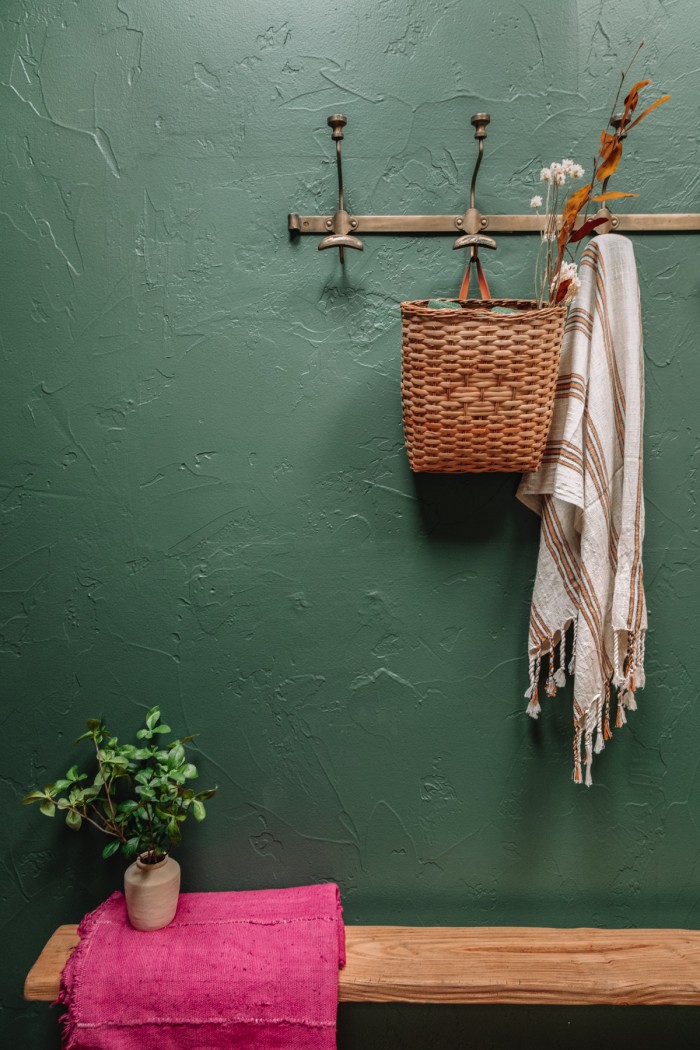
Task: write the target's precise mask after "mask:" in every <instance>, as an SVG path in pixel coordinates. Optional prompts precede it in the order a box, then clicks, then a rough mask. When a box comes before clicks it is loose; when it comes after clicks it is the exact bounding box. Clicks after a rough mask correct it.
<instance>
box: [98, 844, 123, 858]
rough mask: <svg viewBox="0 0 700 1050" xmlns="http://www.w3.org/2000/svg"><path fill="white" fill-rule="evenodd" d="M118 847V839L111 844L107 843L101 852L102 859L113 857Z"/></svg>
mask: <svg viewBox="0 0 700 1050" xmlns="http://www.w3.org/2000/svg"><path fill="white" fill-rule="evenodd" d="M120 845H121V843H120V842H119V839H114V840H113V841H112V842H108V843H107V845H106V846H105V847H104V849H103V850H102V859H103V860H107V858H108V857H112V856H114V854H115V853H116V852H117V850H118V849H119V847H120Z"/></svg>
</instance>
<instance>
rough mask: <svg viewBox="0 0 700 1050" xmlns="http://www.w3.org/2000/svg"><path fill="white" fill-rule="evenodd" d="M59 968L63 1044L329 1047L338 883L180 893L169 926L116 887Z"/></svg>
mask: <svg viewBox="0 0 700 1050" xmlns="http://www.w3.org/2000/svg"><path fill="white" fill-rule="evenodd" d="M78 932H79V934H80V938H81V939H80V944H79V945H78V947H77V948H76V949H75V951H74V952H73V955H72V956H71V958H70V959H69V960H68V963H67V964H66V967H65V969H64V971H63V975H62V977H61V995H60V1000H61V1002H64V1003H65V1004H66V1006H67V1007H68V1012H67V1013H66V1015H65V1016H64V1017H63V1018H62V1021H63V1025H64V1029H63V1046H64V1047H65V1048H66V1050H151V1048H153V1050H156V1048H157V1050H223V1048H227V1050H228V1048H240V1050H328V1048H332V1047H335V1045H336V1042H335V1021H336V1012H337V1005H338V967H339V966H343V965H344V964H345V931H344V927H343V921H342V909H341V906H340V896H339V893H338V887H337V886H336V885H335V884H334V883H326V884H324V885H321V886H300V887H297V888H294V889H283V890H256V891H251V892H241V893H184V894H182V895H181V896H180V902H179V905H178V910H177V914H176V916H175V919H174V920H173V922H172V923H171V924H170V926H167V927H166V928H165V929H164V930H157V931H155V932H153V933H139V932H138V931H137V930H133V929H132V928H131V926H130V925H129V920H128V919H127V916H126V906H125V904H124V897H123V896H122V894H121V893H114V894H113V895H112V896H111V897H110V898H109V900H107V901H105V902H104V904H101V905H100V906H99V908H97V909H96V910H95V911H93V912H90V913H89V914H88V915H86V916H85V918H84V919H83V921H82V923H81V924H80V927H79V930H78Z"/></svg>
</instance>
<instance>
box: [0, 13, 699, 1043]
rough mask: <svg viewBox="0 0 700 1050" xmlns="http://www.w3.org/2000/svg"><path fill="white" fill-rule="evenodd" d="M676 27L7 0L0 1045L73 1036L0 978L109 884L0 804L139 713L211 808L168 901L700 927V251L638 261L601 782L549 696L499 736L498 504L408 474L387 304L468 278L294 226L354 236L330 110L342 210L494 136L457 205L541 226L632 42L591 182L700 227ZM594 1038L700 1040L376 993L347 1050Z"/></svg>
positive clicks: (671, 20) (442, 199) (512, 681)
mask: <svg viewBox="0 0 700 1050" xmlns="http://www.w3.org/2000/svg"><path fill="white" fill-rule="evenodd" d="M699 35H700V9H699V8H698V6H697V5H696V4H695V3H694V2H693V0H678V2H672V0H668V2H661V0H658V2H657V0H642V2H640V0H618V2H616V3H604V2H602V0H580V2H579V3H574V2H563V0H551V2H540V3H537V2H535V0H527V2H520V3H518V2H515V0H492V2H489V3H476V2H472V0H470V2H463V3H459V2H454V0H453V2H448V0H395V2H389V0H380V2H376V0H349V2H346V3H335V2H332V0H301V2H298V3H296V4H290V3H283V2H281V0H280V2H271V0H263V2H261V3H247V2H245V0H233V2H225V0H198V2H197V3H185V2H184V0H158V2H151V3H137V2H136V0H94V2H87V0H82V2H74V0H54V2H52V3H44V2H41V0H3V2H2V4H1V5H0V281H1V288H2V299H1V307H0V310H1V313H0V354H1V356H2V375H3V379H2V398H3V407H2V414H1V418H0V428H1V439H0V445H1V446H2V468H1V469H2V473H1V477H0V482H1V487H0V528H1V530H2V531H1V533H0V597H1V599H2V614H1V618H0V648H1V650H2V691H3V704H2V715H1V717H2V725H3V732H4V736H3V756H2V760H1V762H0V798H1V800H2V812H3V835H2V846H1V847H0V922H1V924H2V942H3V944H4V946H5V947H4V949H3V951H2V953H0V954H1V956H2V959H1V961H0V968H1V969H2V977H1V979H0V1002H1V1004H2V1020H0V1032H1V1033H3V1034H2V1040H4V1041H3V1042H2V1045H3V1046H5V1045H7V1046H31V1047H35V1048H37V1050H44V1048H50V1047H55V1046H56V1045H57V1034H56V1022H55V1012H54V1013H52V1012H51V1011H49V1009H48V1007H46V1006H43V1005H42V1006H34V1007H28V1006H25V1005H24V1004H23V1003H22V1001H21V982H22V979H23V976H24V973H25V972H26V969H27V967H28V965H29V964H30V962H31V961H32V960H33V958H34V956H35V954H36V953H37V951H38V950H39V948H40V947H41V945H42V944H43V942H44V940H45V938H46V937H47V936H48V934H49V933H50V932H51V931H52V930H53V928H54V927H55V926H56V925H58V924H59V923H60V922H65V921H70V920H76V919H77V918H79V917H80V916H81V915H82V914H83V912H84V911H86V910H87V909H88V908H90V907H93V906H94V905H95V904H97V903H98V902H99V901H100V900H101V899H102V898H103V897H104V896H105V895H107V894H108V893H109V892H111V890H112V889H113V888H114V887H115V886H117V885H118V884H119V880H120V877H121V865H120V862H119V861H118V860H113V861H110V862H109V863H107V864H101V863H99V862H98V860H97V859H96V858H97V850H96V844H95V842H93V841H91V840H90V839H89V836H85V837H83V836H76V837H75V838H74V837H73V836H72V834H71V833H70V832H69V831H67V830H66V829H65V828H64V827H62V826H61V825H60V824H59V823H58V822H49V821H48V820H45V819H44V818H43V817H40V815H39V814H38V812H37V810H36V809H29V810H26V809H20V808H19V805H18V802H19V798H20V797H21V795H22V794H23V792H24V791H25V790H26V789H27V788H28V787H29V786H30V785H32V784H33V783H35V782H36V781H37V780H39V781H41V782H44V781H45V780H48V779H51V778H53V777H55V776H56V775H57V774H59V773H61V772H62V771H63V770H64V769H65V768H66V766H67V764H70V762H72V761H73V759H74V758H77V757H79V754H80V752H79V750H78V749H75V748H74V747H73V744H72V741H73V740H74V738H75V737H76V736H77V734H78V732H79V731H80V730H81V727H82V724H83V722H84V720H85V719H86V718H87V717H88V716H91V715H94V714H96V713H100V712H102V713H104V714H105V716H107V717H108V720H109V725H110V726H111V727H113V730H114V731H115V732H119V733H121V732H128V731H130V729H131V727H133V726H134V725H135V724H136V722H137V720H138V719H139V718H140V717H141V715H142V713H143V711H144V710H145V709H146V708H147V707H148V706H149V705H151V704H153V703H155V702H158V703H160V704H161V705H162V707H163V709H164V711H165V713H166V714H167V716H168V721H169V722H171V724H172V725H173V726H174V728H175V729H176V730H177V731H178V732H182V733H184V732H189V731H193V732H198V733H199V734H200V736H199V737H198V748H199V751H200V759H201V766H202V774H203V777H204V778H205V779H206V781H207V782H212V781H213V782H218V784H219V786H220V795H219V798H218V799H217V800H215V801H214V802H213V803H212V804H211V806H210V815H209V818H208V820H207V821H206V823H205V824H204V825H202V826H197V827H195V828H193V829H192V830H191V833H190V835H189V836H187V841H186V843H185V846H184V848H183V849H182V851H181V854H180V859H181V862H182V864H183V868H184V888H185V889H207V890H224V889H234V888H245V887H253V886H276V885H280V886H281V885H287V884H291V883H295V882H303V881H308V880H318V879H337V880H338V882H339V883H340V884H341V887H342V891H343V897H344V901H345V907H346V917H347V920H348V921H349V922H351V923H375V922H379V923H381V922H386V923H411V924H420V923H427V924H440V923H444V924H521V925H522V924H524V925H527V924H552V925H572V926H575V925H595V924H600V925H610V926H628V925H651V926H676V925H678V926H690V927H697V926H698V924H699V923H700V902H699V901H698V883H699V881H700V864H699V863H698V847H699V846H700V824H699V821H700V778H699V776H698V740H699V739H700V711H699V710H698V707H697V705H696V703H695V698H696V692H697V688H698V678H699V676H700V651H699V647H698V642H697V625H696V624H697V621H696V617H697V608H698V604H697V599H698V580H699V577H698V564H699V562H698V558H699V554H700V544H699V539H698V520H697V473H698V466H699V464H700V457H699V453H698V410H697V403H698V394H697V388H698V380H699V379H700V357H699V355H698V327H699V324H700V306H699V301H698V291H699V284H700V276H699V273H698V266H697V258H698V256H697V245H698V241H697V236H693V235H686V236H664V235H660V236H651V235H639V236H636V237H635V246H636V250H637V258H638V264H639V272H640V279H641V286H642V301H643V312H644V324H645V339H646V357H647V399H648V409H647V426H646V434H647V469H646V482H647V513H648V532H647V544H646V550H645V555H646V569H647V583H648V598H649V606H650V619H651V632H650V637H649V641H648V646H647V652H648V659H649V674H648V686H647V689H646V693H645V694H644V695H643V696H642V697H641V702H640V709H639V712H638V713H637V714H636V715H635V716H633V718H632V719H631V721H630V724H629V727H628V728H627V729H625V730H624V731H622V732H620V733H617V734H616V737H615V740H614V741H613V744H612V746H610V747H609V748H608V749H607V750H606V752H605V754H604V755H602V756H600V758H599V760H598V761H597V763H596V770H595V771H596V783H595V786H594V787H593V788H592V789H591V790H588V791H587V790H583V789H579V788H575V787H574V786H573V785H572V783H571V781H570V779H569V778H570V772H571V759H570V752H569V747H570V704H569V701H568V699H567V700H565V699H559V700H558V701H556V702H555V703H549V704H548V705H547V708H546V711H545V715H544V717H543V718H542V719H541V721H540V723H539V724H537V725H535V724H533V723H532V722H531V721H530V720H529V719H527V718H526V717H525V716H524V714H523V709H524V704H525V701H524V700H523V698H522V693H523V691H524V688H525V685H526V665H525V660H524V656H523V654H524V651H525V644H526V631H527V613H528V602H529V596H530V589H531V583H532V577H533V571H534V567H535V559H536V554H537V541H538V529H537V522H536V520H535V519H534V517H533V516H531V515H530V514H529V512H528V511H526V510H525V509H524V508H523V507H521V506H520V505H518V504H517V503H516V502H515V500H514V491H515V486H516V481H517V479H516V478H515V477H512V476H500V477H499V476H491V477H485V476H481V477H479V476H474V477H461V478H460V477H457V478H454V477H453V478H451V477H417V478H413V477H412V476H411V475H410V473H409V470H408V467H407V463H406V458H405V454H404V451H403V447H402V431H401V418H400V401H399V345H400V332H399V315H398V307H397V304H398V302H399V301H400V300H401V299H402V298H411V297H419V296H425V295H428V294H440V293H443V294H451V293H453V292H454V290H455V289H456V288H457V282H458V280H459V277H460V269H461V267H462V265H463V262H464V259H463V257H458V256H457V253H453V252H452V249H451V240H450V238H446V237H444V238H443V237H439V238H432V239H431V238H427V237H424V238H415V239H411V238H388V237H387V238H374V239H370V238H368V240H367V245H366V250H365V252H364V253H363V254H362V255H360V254H359V253H354V254H353V253H352V252H351V253H349V255H350V258H349V259H348V264H347V267H346V270H345V272H343V271H341V269H340V267H339V264H338V260H337V255H335V253H330V252H328V253H324V254H323V255H320V254H319V253H318V252H317V251H316V242H315V241H314V240H313V239H300V241H299V242H297V243H290V241H289V239H288V235H287V232H286V214H287V212H288V211H289V210H300V211H304V210H306V211H317V210H318V211H329V210H331V211H332V210H333V208H334V207H335V201H336V196H335V194H336V189H335V172H334V166H333V154H332V149H331V141H330V137H329V133H328V129H327V127H326V123H325V118H326V116H327V115H328V114H329V113H332V112H337V111H342V112H344V113H346V114H347V116H348V118H349V127H348V132H347V137H346V140H345V174H346V183H347V197H348V203H349V206H350V208H352V209H355V210H357V211H361V212H362V211H364V212H372V211H374V212H400V211H406V212H412V211H436V212H444V211H454V212H458V211H460V210H461V209H462V208H463V206H464V201H465V194H466V190H467V185H468V179H469V176H470V173H471V165H472V160H473V156H474V141H473V138H472V137H471V128H470V126H469V117H470V115H471V114H472V113H473V112H475V111H477V110H481V109H487V110H489V111H490V113H491V115H492V119H493V122H492V127H491V133H490V136H489V139H488V143H487V147H488V152H487V159H486V161H485V163H484V166H483V169H482V176H481V180H480V181H481V185H480V203H481V206H482V208H483V209H484V210H493V211H522V210H524V209H526V208H527V204H528V202H529V199H530V197H531V195H532V193H533V192H535V189H536V188H535V186H534V185H533V182H532V178H533V173H536V172H537V171H538V170H539V168H540V166H541V164H542V163H543V162H549V161H550V160H552V159H555V158H561V157H562V155H564V156H573V157H575V158H576V159H578V160H580V161H581V162H582V163H584V164H586V165H587V166H590V157H591V155H592V153H593V151H594V148H595V141H596V136H597V133H598V131H599V130H600V128H601V127H602V126H603V123H604V120H605V118H606V116H607V112H608V108H609V105H610V99H611V96H612V94H613V93H614V86H615V82H616V79H617V76H618V71H619V69H620V67H621V64H622V63H623V61H624V60H625V59H626V57H627V56H628V55H629V54H630V53H631V51H632V50H633V48H634V45H635V43H636V42H637V41H638V40H639V39H640V38H641V37H642V36H645V37H646V38H647V41H648V44H647V47H646V49H645V52H644V54H643V57H642V58H641V60H640V61H639V62H638V64H637V67H636V68H637V71H638V72H639V74H640V75H642V74H644V73H646V72H647V71H650V72H651V73H652V74H653V75H654V77H655V80H656V85H657V88H658V90H659V93H661V91H671V92H672V93H673V102H672V103H671V104H670V105H668V106H666V107H664V109H663V110H661V111H660V112H659V113H658V114H655V115H654V116H653V117H652V118H651V119H650V120H649V121H648V123H645V124H644V125H642V126H641V127H640V128H639V129H638V131H637V132H635V135H634V138H633V139H632V140H631V141H630V143H629V149H628V151H627V155H626V158H625V162H624V173H623V174H622V175H621V176H620V178H619V180H617V182H616V185H617V187H618V188H625V189H631V190H639V191H640V192H641V193H642V198H641V200H640V201H639V202H638V204H637V205H636V206H637V207H639V209H640V210H645V211H655V210H657V211H660V210H667V211H687V210H696V211H697V210H700V208H699V206H698V193H697V190H698V176H697V171H698V160H699V150H698V133H697V128H698V97H699V92H698V70H699V68H700V54H699ZM535 247H536V242H535V240H534V239H533V238H532V237H521V238H516V237H510V238H509V237H506V236H503V237H501V238H500V239H499V248H498V252H497V253H496V254H495V256H491V255H489V257H488V260H487V261H488V268H489V272H490V275H491V277H492V287H493V288H494V289H495V291H496V293H497V294H512V295H527V294H529V293H530V290H531V287H532V285H531V273H532V270H533V259H534V251H535ZM594 1022H595V1024H596V1026H597V1029H596V1030H597V1031H598V1033H599V1034H607V1035H608V1036H610V1037H614V1038H615V1039H616V1040H617V1042H618V1045H624V1042H622V1043H621V1038H622V1035H623V1034H624V1033H625V1032H626V1033H627V1034H629V1033H630V1031H634V1028H635V1026H637V1029H638V1030H639V1026H640V1025H644V1031H646V1033H647V1034H648V1035H649V1038H651V1036H652V1034H653V1033H654V1032H655V1031H656V1030H657V1029H658V1031H659V1032H661V1031H662V1030H663V1028H664V1026H665V1025H668V1024H669V1023H671V1024H673V1026H674V1031H675V1039H676V1045H681V1043H682V1044H683V1045H692V1042H693V1037H692V1034H691V1033H692V1031H693V1027H692V1025H693V1022H692V1020H691V1019H690V1015H689V1014H688V1013H683V1012H681V1011H676V1012H674V1013H673V1015H672V1020H671V1021H669V1011H656V1012H653V1013H652V1014H647V1013H645V1014H643V1017H641V1018H640V1012H639V1011H636V1012H635V1011H631V1012H628V1013H625V1014H624V1016H623V1015H621V1014H620V1013H619V1012H618V1013H614V1012H611V1011H602V1010H601V1011H592V1010H589V1011H588V1012H582V1011H574V1010H540V1011H534V1010H531V1011H528V1010H523V1009H520V1010H516V1009H510V1008H503V1009H500V1010H495V1009H491V1010H489V1009H472V1010H467V1009H444V1008H441V1009H435V1008H425V1009H423V1008H408V1007H402V1008H399V1007H396V1008H394V1007H391V1008H389V1007H372V1006H368V1007H355V1008H347V1009H345V1008H344V1009H343V1010H342V1011H341V1045H342V1046H343V1047H347V1048H351V1047H353V1048H354V1047H359V1046H361V1045H378V1046H379V1045H381V1046H383V1047H388V1048H392V1047H398V1046H402V1047H404V1046H405V1047H408V1046H411V1047H412V1046H414V1045H415V1046H427V1045H438V1041H439V1043H440V1045H441V1046H446V1047H452V1046H454V1047H459V1046H463V1045H465V1040H466V1039H467V1033H468V1038H469V1039H470V1040H471V1042H470V1045H472V1046H479V1047H482V1046H483V1047H486V1046H501V1045H509V1046H520V1045H523V1046H528V1045H533V1044H532V1042H529V1041H528V1040H529V1036H528V1034H527V1033H528V1032H529V1033H530V1036H532V1038H533V1039H534V1035H533V1033H535V1032H536V1033H537V1040H538V1041H541V1042H543V1043H545V1044H547V1045H552V1046H556V1045H560V1044H561V1041H562V1040H563V1039H564V1038H566V1039H567V1041H568V1043H569V1045H574V1046H578V1045H581V1046H583V1045H584V1044H585V1045H586V1046H588V1045H589V1040H590V1034H591V1026H592V1025H593V1023H594ZM630 1026H631V1028H630ZM654 1026H656V1028H655V1027H654ZM684 1026H685V1027H684ZM523 1033H525V1034H523ZM373 1039H374V1040H376V1042H375V1043H374V1044H373V1043H372V1040H373ZM684 1039H687V1040H688V1042H687V1043H685V1042H684ZM637 1045H640V1044H639V1042H637Z"/></svg>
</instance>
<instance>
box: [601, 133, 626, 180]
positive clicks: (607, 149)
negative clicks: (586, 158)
mask: <svg viewBox="0 0 700 1050" xmlns="http://www.w3.org/2000/svg"><path fill="white" fill-rule="evenodd" d="M603 134H606V133H605V132H603ZM610 137H611V138H612V140H613V141H612V142H609V143H607V144H606V145H605V146H604V147H603V148H601V151H600V156H601V162H600V164H599V165H598V167H597V168H596V173H595V177H596V179H598V180H599V181H600V182H604V181H605V179H609V178H610V176H611V175H613V174H614V172H615V171H616V170H617V166H618V164H619V163H620V158H621V157H622V142H620V140H619V139H617V138H615V136H614V135H612V136H610Z"/></svg>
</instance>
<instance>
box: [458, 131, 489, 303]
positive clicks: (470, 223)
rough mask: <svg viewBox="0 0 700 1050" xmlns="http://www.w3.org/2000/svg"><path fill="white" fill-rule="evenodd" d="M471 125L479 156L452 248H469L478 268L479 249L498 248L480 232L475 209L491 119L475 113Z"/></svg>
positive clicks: (482, 223)
mask: <svg viewBox="0 0 700 1050" xmlns="http://www.w3.org/2000/svg"><path fill="white" fill-rule="evenodd" d="M471 123H472V125H473V127H474V138H475V139H477V141H478V143H479V155H478V156H477V158H476V164H475V165H474V171H473V172H472V182H471V187H470V189H469V207H468V208H467V210H466V211H465V213H464V215H463V216H462V217H461V219H458V220H457V225H458V226H461V227H462V229H464V230H465V233H463V234H462V235H461V236H460V237H458V238H457V240H456V241H455V243H454V245H453V247H454V248H469V255H470V266H471V263H472V262H474V263H475V264H476V266H477V267H478V266H479V265H480V263H479V248H492V249H495V248H497V247H498V246H497V244H496V242H495V241H494V239H493V237H487V236H486V234H485V233H482V232H481V231H482V230H483V228H484V226H485V225H486V219H484V218H482V215H481V212H479V211H478V210H477V207H476V177H477V175H478V174H479V168H480V167H481V161H482V160H483V157H484V139H485V138H486V128H487V125H488V124H490V123H491V117H490V116H489V114H488V113H475V114H474V116H473V117H472V118H471ZM468 272H469V271H467V273H468ZM479 272H481V271H479ZM465 284H467V285H468V284H469V277H468V276H467V278H466V279H465ZM467 290H468V289H467Z"/></svg>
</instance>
